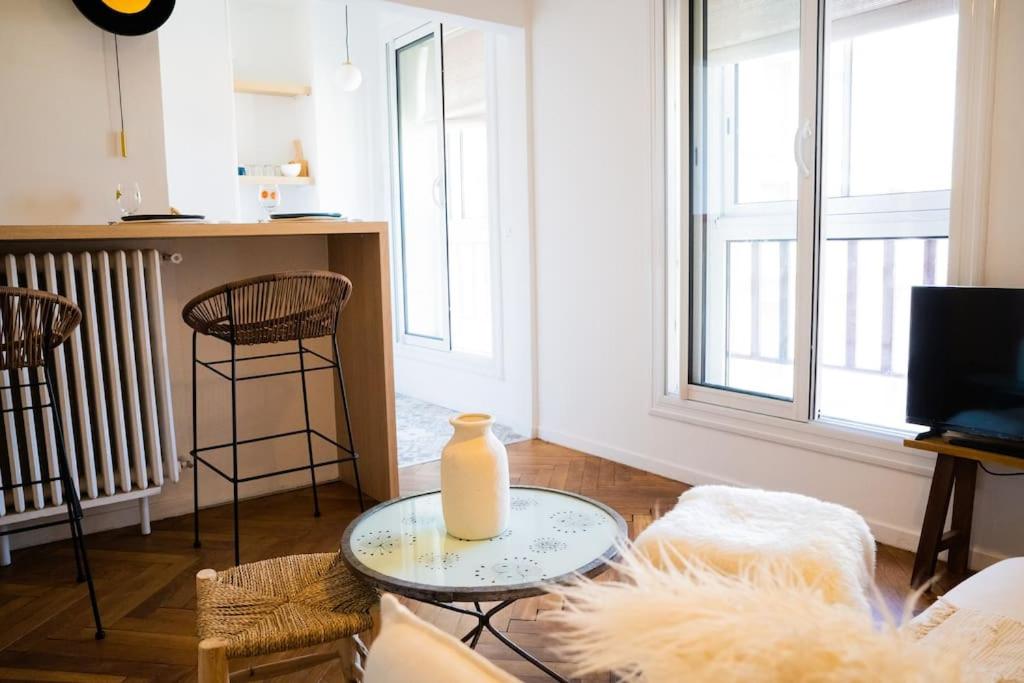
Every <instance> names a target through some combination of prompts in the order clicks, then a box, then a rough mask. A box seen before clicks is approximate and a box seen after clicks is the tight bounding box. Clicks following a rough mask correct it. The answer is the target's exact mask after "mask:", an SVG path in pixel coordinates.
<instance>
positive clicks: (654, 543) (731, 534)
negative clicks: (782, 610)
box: [636, 486, 875, 610]
mask: <svg viewBox="0 0 1024 683" xmlns="http://www.w3.org/2000/svg"><path fill="white" fill-rule="evenodd" d="M636 546H637V548H638V549H639V550H640V552H642V553H643V554H645V555H647V556H648V557H650V558H651V559H652V560H654V561H655V563H657V564H660V565H666V564H672V559H673V557H675V558H680V559H683V560H696V561H699V562H703V563H706V564H708V565H710V566H712V567H714V568H716V569H718V570H719V571H724V572H729V573H740V572H742V571H743V569H744V567H748V566H750V565H752V564H755V563H756V564H763V563H765V562H783V563H787V564H791V565H792V566H793V567H795V568H796V569H797V571H798V572H799V573H800V574H801V575H802V576H803V577H804V578H805V579H806V580H807V581H809V582H812V583H814V584H815V585H817V586H819V587H820V588H821V590H822V594H823V597H824V598H825V599H826V600H827V601H829V602H840V603H845V604H849V605H853V606H856V607H859V608H862V609H865V610H867V609H868V602H867V591H868V590H869V589H870V586H871V584H872V581H873V579H874V574H875V539H874V538H873V537H872V535H871V530H870V529H869V528H868V525H867V523H866V522H865V521H864V518H862V517H861V516H860V515H859V514H857V513H856V512H854V511H853V510H850V509H849V508H845V507H843V506H841V505H836V504H834V503H826V502H825V501H821V500H817V499H816V498H810V497H808V496H802V495H799V494H796V493H782V492H778V491H760V490H757V489H743V488H737V487H732V486H697V487H695V488H692V489H690V490H689V491H686V492H685V493H683V495H681V496H679V502H678V503H677V504H676V506H675V507H674V508H673V509H672V510H671V511H670V512H669V513H668V514H666V515H665V516H664V517H661V518H660V519H658V520H657V521H655V522H654V523H653V524H651V525H650V526H649V527H647V529H645V530H644V531H643V532H642V533H641V534H640V536H639V537H638V538H637V539H636Z"/></svg>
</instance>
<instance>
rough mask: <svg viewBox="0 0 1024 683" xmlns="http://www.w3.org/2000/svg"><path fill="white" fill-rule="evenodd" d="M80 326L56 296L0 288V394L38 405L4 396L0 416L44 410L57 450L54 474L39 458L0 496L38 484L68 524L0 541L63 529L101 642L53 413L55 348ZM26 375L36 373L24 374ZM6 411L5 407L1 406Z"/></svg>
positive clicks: (0, 484) (78, 514)
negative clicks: (19, 392)
mask: <svg viewBox="0 0 1024 683" xmlns="http://www.w3.org/2000/svg"><path fill="white" fill-rule="evenodd" d="M81 321H82V311H81V310H80V309H79V308H78V306H76V305H75V304H74V303H73V302H72V301H70V300H68V299H65V298H64V297H62V296H58V295H56V294H50V293H49V292H41V291H38V290H34V289H22V288H19V287H0V383H2V384H3V386H0V394H2V393H3V392H6V391H10V392H11V396H12V397H13V394H14V393H15V390H16V389H23V388H29V391H30V392H31V391H32V389H35V392H36V396H37V397H38V403H36V400H35V399H33V400H32V401H23V402H19V403H15V402H14V401H13V400H8V397H4V400H3V402H2V404H0V414H2V413H13V412H26V411H34V410H36V409H39V410H43V409H46V408H49V409H50V411H51V413H52V419H53V427H54V430H53V435H54V445H55V447H56V451H57V452H56V464H57V472H56V473H54V472H53V471H50V470H49V468H52V464H50V465H49V468H46V467H44V464H45V458H39V461H40V468H39V470H38V472H39V474H38V476H35V477H33V476H32V475H29V478H28V479H25V478H24V477H23V476H22V475H21V473H20V472H14V471H11V472H10V473H9V474H10V481H9V482H5V481H4V480H3V477H2V476H0V491H3V492H7V491H14V490H16V489H26V488H32V487H34V486H38V485H41V484H50V485H51V496H53V497H54V501H53V502H54V503H57V501H58V500H59V498H60V497H61V496H63V498H64V504H65V506H66V508H67V519H66V520H64V519H59V520H56V521H51V522H42V523H39V524H33V525H31V526H23V527H18V528H15V529H0V536H7V535H10V534H17V533H21V532H24V531H31V530H33V529H42V528H44V527H50V526H59V525H61V524H67V525H68V526H69V527H70V529H71V545H72V547H73V548H74V550H75V569H76V572H77V580H78V582H79V583H82V582H85V583H86V584H88V586H89V601H90V603H91V604H92V616H93V621H94V622H95V624H96V639H97V640H100V639H102V638H103V637H104V632H103V623H102V621H101V620H100V608H99V604H98V603H97V601H96V587H95V586H94V585H93V581H92V571H91V570H90V569H89V557H88V555H87V554H86V552H85V534H83V533H82V505H81V502H80V501H79V498H78V482H77V481H73V480H72V478H71V474H70V472H71V470H70V467H69V465H68V461H67V451H66V450H65V444H64V425H63V424H62V423H61V419H60V411H59V410H57V396H56V395H55V393H54V392H53V391H52V389H51V387H53V386H55V385H54V381H53V378H54V375H55V374H56V369H55V361H54V353H53V351H54V349H56V348H57V347H58V346H60V345H61V344H63V343H64V342H65V341H67V338H68V337H69V336H71V333H72V332H73V331H74V330H75V328H76V327H78V324H79V323H80V322H81ZM25 370H35V372H33V373H31V374H29V373H26V372H25ZM26 378H27V379H26ZM25 403H28V405H25ZM6 406H10V407H6ZM5 429H7V421H6V420H5V421H2V422H0V433H3V431H4V430H5Z"/></svg>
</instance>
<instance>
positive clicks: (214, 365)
mask: <svg viewBox="0 0 1024 683" xmlns="http://www.w3.org/2000/svg"><path fill="white" fill-rule="evenodd" d="M229 301H230V299H229ZM229 311H230V305H229ZM326 336H331V337H332V353H333V356H334V357H333V359H332V358H330V357H328V356H327V355H326V354H322V353H319V352H318V351H316V350H314V349H310V348H306V347H305V345H304V340H303V339H301V338H300V339H299V340H298V345H299V348H298V351H289V352H287V353H271V354H263V355H251V356H247V357H242V358H239V357H238V346H237V345H236V344H235V343H234V342H233V340H232V341H229V342H228V343H229V345H230V347H231V357H230V358H229V359H225V360H217V361H203V360H200V359H199V357H198V355H197V335H196V334H195V333H193V339H192V358H193V362H192V444H193V445H192V460H193V462H194V463H195V473H194V475H195V476H194V480H193V483H192V486H193V490H192V494H193V513H194V525H195V546H196V547H197V548H198V547H199V470H200V465H205V466H206V467H208V468H209V469H211V470H213V472H214V473H215V474H217V475H218V476H220V477H221V478H222V479H225V480H226V481H229V482H231V488H232V501H231V504H232V517H233V521H234V547H235V564H236V565H238V564H240V563H241V552H240V532H239V527H238V523H239V509H238V508H239V497H238V496H239V489H238V487H239V484H243V483H246V482H250V481H256V480H258V479H265V478H267V477H275V476H280V475H285V474H291V473H295V472H301V471H304V470H307V469H308V470H309V477H310V481H311V484H312V487H313V514H314V515H315V516H317V517H319V516H320V494H319V488H318V486H317V481H316V468H318V467H327V466H331V465H338V464H342V463H347V462H351V463H352V468H353V474H354V477H355V487H356V494H357V495H358V497H359V509H360V510H365V503H364V501H363V486H362V482H361V481H360V479H359V462H358V459H359V454H358V453H356V451H355V441H354V439H353V436H352V416H351V414H350V408H349V403H348V393H347V390H346V388H345V376H344V372H343V371H342V368H341V352H340V350H339V348H338V341H337V339H336V338H334V336H333V335H324V337H326ZM306 354H309V355H310V356H312V357H315V358H316V359H319V361H322V362H320V363H318V362H317V361H314V362H313V363H312V367H310V366H308V365H307V363H306ZM296 355H297V356H298V357H299V368H298V369H297V370H286V371H274V372H264V373H255V374H248V375H242V376H239V374H238V368H239V364H240V363H243V362H245V361H256V360H261V359H268V358H278V357H283V356H296ZM226 364H230V366H231V372H230V374H229V373H227V372H226V371H222V370H219V369H218V366H223V365H226ZM199 365H202V366H203V367H205V368H206V369H208V370H210V371H211V372H213V373H214V374H215V375H217V376H219V377H220V378H221V379H225V380H228V381H229V382H231V440H230V441H227V442H225V443H221V444H217V445H211V446H199V439H198V430H197V427H196V425H197V422H198V409H197V394H198V388H197V384H196V373H197V366H199ZM319 370H325V371H328V372H329V371H331V370H334V371H335V372H337V376H338V389H339V392H340V395H341V402H342V409H343V411H344V416H345V429H346V431H347V432H348V446H344V445H342V444H341V443H339V442H338V441H335V440H334V439H332V438H331V437H329V436H327V435H325V434H324V433H323V432H321V431H319V430H317V429H315V428H314V427H313V424H312V421H311V419H310V412H309V386H308V384H307V381H306V373H309V372H316V371H319ZM294 374H298V375H300V376H301V381H302V407H303V415H304V418H305V425H304V427H305V428H304V429H296V430H293V431H288V432H282V433H279V434H265V435H262V436H257V437H252V438H246V439H241V440H240V439H239V438H238V383H239V382H244V381H248V380H260V379H265V378H268V377H279V376H283V375H294ZM299 434H305V435H306V449H307V453H308V456H309V462H308V464H307V465H301V466H297V467H288V468H285V469H280V470H276V471H273V472H262V473H260V474H253V475H249V476H244V477H241V476H239V472H238V449H239V446H243V445H246V444H252V443H257V442H261V441H268V440H270V439H279V438H285V437H293V436H297V435H299ZM314 436H315V437H317V438H318V439H322V440H323V441H325V442H327V443H328V444H330V445H332V446H334V447H335V448H336V449H338V450H339V451H342V452H343V453H342V454H341V456H340V457H335V458H332V459H330V460H324V461H321V462H317V461H316V459H315V458H314V454H313V437H314ZM228 448H230V449H231V470H230V471H225V470H227V468H223V469H222V468H221V467H218V466H217V465H216V464H214V463H213V462H210V461H209V460H208V459H206V458H205V457H203V456H202V455H201V454H202V453H205V452H206V451H214V450H226V449H228Z"/></svg>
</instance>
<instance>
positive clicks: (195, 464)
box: [192, 332, 202, 548]
mask: <svg viewBox="0 0 1024 683" xmlns="http://www.w3.org/2000/svg"><path fill="white" fill-rule="evenodd" d="M197 336H198V333H196V332H193V333H192V528H193V530H194V531H195V540H193V541H192V547H193V548H198V547H200V546H201V545H202V544H201V543H200V542H199V460H198V455H199V453H198V452H197V449H198V448H199V441H198V432H199V423H198V418H199V414H198V413H199V411H198V410H197V401H198V399H197V397H196V365H198V362H197V361H198V358H199V357H198V356H197V355H196V338H197Z"/></svg>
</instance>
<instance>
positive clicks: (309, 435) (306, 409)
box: [299, 337, 320, 517]
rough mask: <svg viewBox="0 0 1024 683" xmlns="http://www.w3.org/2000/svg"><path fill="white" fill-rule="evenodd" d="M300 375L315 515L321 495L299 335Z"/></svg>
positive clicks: (304, 352) (315, 514)
mask: <svg viewBox="0 0 1024 683" xmlns="http://www.w3.org/2000/svg"><path fill="white" fill-rule="evenodd" d="M299 376H300V377H301V378H302V410H303V411H304V413H305V415H306V448H307V450H308V451H309V478H310V480H311V481H312V483H313V516H314V517H319V516H320V497H319V496H318V495H317V493H316V468H315V467H314V466H313V430H312V429H310V426H309V392H308V391H307V389H306V349H305V348H303V346H302V337H299Z"/></svg>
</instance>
